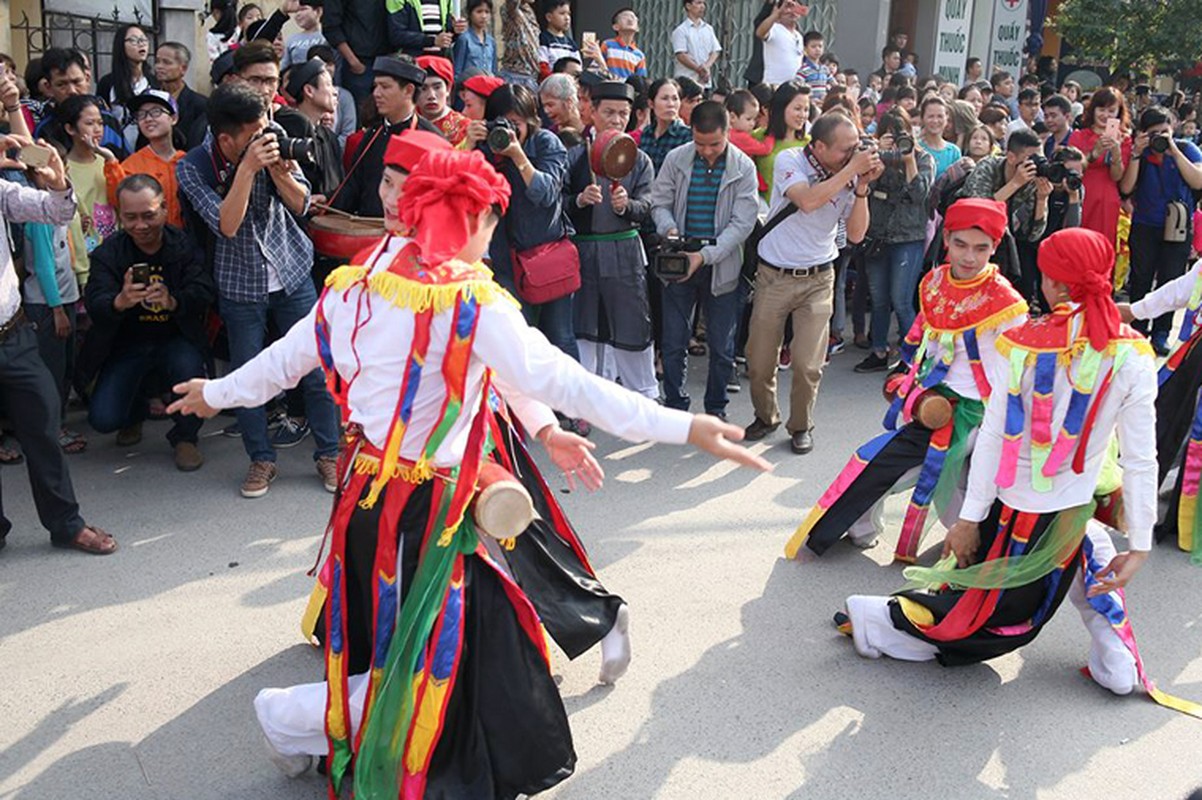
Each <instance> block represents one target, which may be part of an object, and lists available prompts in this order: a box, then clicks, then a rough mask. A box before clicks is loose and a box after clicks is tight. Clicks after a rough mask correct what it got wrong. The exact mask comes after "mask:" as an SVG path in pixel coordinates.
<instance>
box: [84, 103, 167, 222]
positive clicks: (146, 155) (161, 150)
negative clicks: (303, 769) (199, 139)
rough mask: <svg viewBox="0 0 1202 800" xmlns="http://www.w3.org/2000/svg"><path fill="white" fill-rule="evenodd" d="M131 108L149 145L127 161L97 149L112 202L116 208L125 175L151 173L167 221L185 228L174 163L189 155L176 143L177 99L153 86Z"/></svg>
mask: <svg viewBox="0 0 1202 800" xmlns="http://www.w3.org/2000/svg"><path fill="white" fill-rule="evenodd" d="M129 111H130V114H131V116H132V117H133V119H134V121H135V122H137V124H138V133H140V134H141V137H142V138H143V139H145V140H146V141H147V143H148V144H147V145H146V146H145V147H143V148H141V149H140V150H138V151H137V152H135V153H134V154H133V155H132V156H130V157H129V158H127V159H125V160H124V161H118V160H117V157H116V156H114V155H113V152H112V151H111V150H108V149H106V148H103V147H100V148H97V150H96V152H97V153H98V154H99V155H100V156H101V157H102V158H103V159H104V180H105V184H106V185H107V197H108V202H109V205H110V206H112V207H113V208H116V207H117V184H119V183H121V181H123V180H125V178H126V176H129V175H137V174H139V173H140V174H143V175H149V176H151V177H152V178H154V179H155V180H156V181H158V182H159V185H160V186H162V187H163V200H164V205H165V206H166V208H167V222H168V224H170V225H174V226H175V227H177V228H182V227H184V213H183V209H182V208H181V207H180V202H179V182H178V181H177V180H176V178H175V165H176V163H177V162H178V161H179V160H180V159H181V158H183V157H184V156H185V155H186V154H185V153H184V151H183V150H181V149H179V148H178V147H176V144H175V124H176V123H177V122H178V121H179V115H178V112H177V109H176V106H175V99H174V98H173V97H172V96H171V95H170V94H168V93H167V92H163V91H159V90H157V89H151V90H150V91H148V92H143V93H142V94H140V95H138V96H137V97H135V98H134V99H133V100H131V101H130V103H129Z"/></svg>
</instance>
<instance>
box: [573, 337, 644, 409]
mask: <svg viewBox="0 0 1202 800" xmlns="http://www.w3.org/2000/svg"><path fill="white" fill-rule="evenodd" d="M576 347H577V349H578V350H579V351H580V366H582V367H584V368H585V369H587V370H588V371H589V372H591V373H593V374H594V375H600V376H601V377H602V378H605V379H606V380H609V381H612V380H621V381H622V385H623V386H625V387H626V388H627V389H629V390H630V391H632V392H635V393H637V394H641V395H642V396H643V397H646V398H649V399H651V400H658V399H659V381H657V380H656V379H655V346H654V345H647V347H645V348H643V349H642V350H620V349H618V348H616V347H610V346H609V345H607V344H601V343H600V342H590V341H586V340H584V339H577V340H576Z"/></svg>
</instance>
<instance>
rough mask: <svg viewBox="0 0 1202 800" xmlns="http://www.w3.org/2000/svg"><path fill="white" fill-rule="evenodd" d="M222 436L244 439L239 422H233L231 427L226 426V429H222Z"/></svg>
mask: <svg viewBox="0 0 1202 800" xmlns="http://www.w3.org/2000/svg"><path fill="white" fill-rule="evenodd" d="M221 435H222V436H228V437H230V438H231V439H241V438H242V426H241V425H239V424H238V423H237V422H231V423H230V424H229V425H226V426H225V427H224V428H222V429H221Z"/></svg>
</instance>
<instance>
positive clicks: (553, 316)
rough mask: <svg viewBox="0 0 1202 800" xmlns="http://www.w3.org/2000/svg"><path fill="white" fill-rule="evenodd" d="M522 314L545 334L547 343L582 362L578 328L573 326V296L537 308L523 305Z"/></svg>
mask: <svg viewBox="0 0 1202 800" xmlns="http://www.w3.org/2000/svg"><path fill="white" fill-rule="evenodd" d="M515 296H516V295H515ZM522 314H523V315H524V316H525V317H526V321H527V322H529V323H530V325H531V326H532V327H535V328H538V329H539V330H540V331H542V332H543V336H546V337H547V341H549V342H551V344H553V345H555V346H556V347H558V348H559V349H560V350H562V351H563V352H564V353H566V354H567V355H569V356H571V357H572V358H573V359H574V360H576V361H579V360H580V349H579V347H578V346H577V345H576V326H575V325H573V324H572V295H568V296H567V297H561V298H559V299H558V300H552V301H551V302H549V303H540V304H539V305H536V306H535V305H531V304H529V303H523V304H522Z"/></svg>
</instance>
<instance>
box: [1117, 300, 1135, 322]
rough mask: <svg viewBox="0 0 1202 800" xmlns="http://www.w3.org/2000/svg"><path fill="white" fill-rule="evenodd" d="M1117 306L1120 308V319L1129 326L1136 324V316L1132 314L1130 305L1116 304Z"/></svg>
mask: <svg viewBox="0 0 1202 800" xmlns="http://www.w3.org/2000/svg"><path fill="white" fill-rule="evenodd" d="M1115 305H1117V306H1118V307H1119V318H1120V319H1121V320H1122V321H1123V322H1125V323H1127V324H1128V325H1130V324H1131V323H1132V322H1135V315H1134V314H1132V313H1131V304H1130V303H1116V304H1115Z"/></svg>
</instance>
